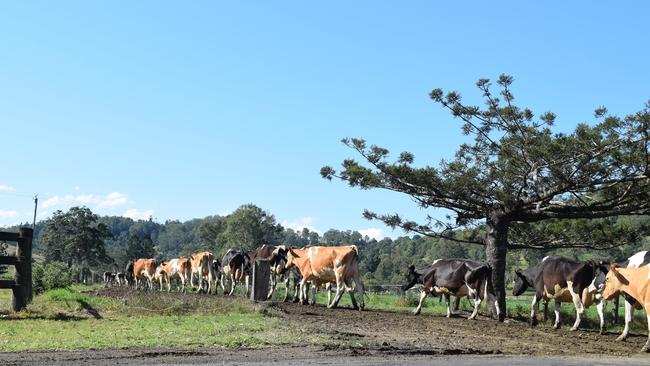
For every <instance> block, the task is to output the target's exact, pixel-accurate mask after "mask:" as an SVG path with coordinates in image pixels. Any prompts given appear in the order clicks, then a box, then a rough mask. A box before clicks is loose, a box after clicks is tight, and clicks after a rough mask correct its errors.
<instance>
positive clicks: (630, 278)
mask: <svg viewBox="0 0 650 366" xmlns="http://www.w3.org/2000/svg"><path fill="white" fill-rule="evenodd" d="M621 293H625V294H627V295H628V296H630V297H632V298H633V299H634V300H635V301H636V302H638V303H639V304H640V305H641V306H642V307H643V308H644V310H645V312H646V318H647V320H648V340H647V341H646V343H645V345H644V346H643V348H641V351H642V352H648V351H650V266H647V265H646V266H642V267H639V268H633V267H628V268H622V267H620V266H619V265H618V264H617V263H613V264H612V265H611V267H610V271H609V273H607V275H606V277H605V283H604V288H603V299H605V300H610V299H612V298H614V297H616V296H618V295H620V294H621Z"/></svg>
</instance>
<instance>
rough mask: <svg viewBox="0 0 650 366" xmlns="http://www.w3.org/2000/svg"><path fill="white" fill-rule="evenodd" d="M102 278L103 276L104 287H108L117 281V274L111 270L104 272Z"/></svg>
mask: <svg viewBox="0 0 650 366" xmlns="http://www.w3.org/2000/svg"><path fill="white" fill-rule="evenodd" d="M103 278H104V287H108V286H110V285H114V284H115V283H117V276H116V275H115V273H113V272H104V275H103Z"/></svg>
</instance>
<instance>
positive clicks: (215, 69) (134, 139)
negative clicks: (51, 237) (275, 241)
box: [0, 1, 650, 236]
mask: <svg viewBox="0 0 650 366" xmlns="http://www.w3.org/2000/svg"><path fill="white" fill-rule="evenodd" d="M522 3H524V4H522ZM648 14H650V9H649V6H648V5H647V2H641V1H639V2H619V3H616V4H614V3H608V4H605V3H596V2H593V1H575V2H574V1H571V2H568V1H553V2H515V1H508V2H472V3H471V4H469V3H465V2H464V4H463V5H460V4H451V2H433V1H413V2H406V3H405V2H399V3H397V2H381V3H380V2H377V1H355V2H349V1H341V2H338V1H327V2H304V1H300V2H269V1H264V2H255V3H254V2H216V1H192V2H163V1H151V2H149V1H128V2H126V1H125V2H117V1H115V2H87V1H79V2H69V1H63V2H34V3H32V2H27V1H21V2H12V3H10V2H3V3H1V4H0V56H1V61H0V133H1V136H2V139H1V140H0V141H2V155H0V156H1V157H0V164H1V166H2V173H0V225H7V224H12V223H16V222H18V221H23V220H29V218H30V217H31V210H32V202H31V198H30V196H31V195H33V194H34V193H38V194H39V196H40V197H41V203H42V204H43V205H42V206H41V210H40V212H41V215H40V217H41V218H43V217H47V216H48V215H50V214H51V213H52V212H53V211H54V210H56V209H66V208H67V207H70V206H71V205H75V204H81V203H83V204H86V205H87V206H88V207H90V208H91V209H93V210H94V211H96V212H98V213H101V214H115V215H128V216H134V217H138V216H142V217H146V216H148V215H149V214H151V215H153V217H154V218H155V219H156V220H159V221H164V220H166V219H170V218H175V219H181V220H185V219H190V218H194V217H203V216H206V215H211V214H223V213H227V212H230V211H232V210H234V209H235V208H237V207H238V206H239V205H241V204H244V203H255V204H257V205H258V206H260V207H262V208H264V209H267V210H269V211H270V212H271V213H273V214H274V215H275V216H276V218H277V219H278V221H279V222H284V223H285V224H286V225H287V226H292V227H298V226H301V225H308V226H309V227H312V228H315V229H318V230H320V231H321V232H322V231H325V230H327V229H329V228H339V229H354V230H368V229H375V230H374V231H365V232H368V233H373V234H380V235H381V234H386V235H391V236H395V235H401V234H402V233H401V232H397V231H396V232H391V231H390V229H387V228H386V227H385V226H383V225H382V224H381V223H379V222H369V221H366V220H364V219H363V218H362V217H361V213H362V210H363V209H364V208H369V209H373V210H376V211H378V212H387V213H392V212H399V213H403V214H405V216H407V217H413V218H421V217H423V215H424V214H425V212H422V211H420V210H419V209H417V208H416V207H415V205H414V204H413V203H412V202H411V201H410V200H409V199H408V198H406V197H404V196H400V195H396V194H391V193H387V192H380V191H359V190H356V189H351V188H348V187H347V186H345V185H344V184H343V183H341V182H332V183H328V182H327V181H325V180H323V179H322V178H320V175H319V169H320V167H321V166H323V165H325V164H330V165H335V166H338V164H339V163H340V162H341V160H342V159H344V158H346V157H354V154H353V152H352V151H350V150H348V149H347V148H346V147H345V146H343V145H342V144H341V143H340V142H339V140H340V139H341V138H342V137H346V136H350V137H364V138H366V139H367V140H368V141H369V142H372V143H376V144H379V145H382V146H385V147H387V148H389V149H390V150H391V151H392V152H393V153H395V154H397V153H399V152H400V151H402V150H409V151H412V152H413V153H415V154H416V163H420V164H425V163H433V164H435V163H437V162H438V161H439V160H440V159H442V158H445V157H450V156H452V155H453V153H454V151H455V148H456V147H457V145H458V144H459V143H460V142H461V141H463V136H462V135H461V134H460V129H459V125H458V123H457V122H456V121H454V120H453V119H451V118H450V117H449V115H448V113H446V112H445V111H443V110H441V109H440V108H439V107H438V106H437V105H435V104H434V103H433V102H431V101H430V100H429V99H428V96H427V93H428V92H429V91H430V90H431V89H432V88H435V87H442V88H444V89H452V90H458V91H460V92H461V93H462V94H463V95H464V96H466V98H467V99H468V100H478V96H479V94H478V92H477V91H476V89H475V87H474V83H475V81H476V80H477V79H478V78H481V77H489V78H492V79H495V78H496V77H498V75H499V74H500V73H508V74H511V75H513V76H514V77H515V80H516V82H515V85H514V91H515V93H516V96H517V101H518V102H519V103H520V104H522V105H525V106H529V107H531V108H532V109H533V110H534V111H536V112H537V113H538V114H539V113H541V112H543V111H548V110H552V111H554V112H556V113H557V114H558V126H557V128H558V130H563V131H568V130H570V129H571V128H572V126H574V125H575V124H576V123H577V122H585V121H586V122H589V121H591V116H592V112H593V110H594V108H595V107H598V106H600V105H605V106H607V107H608V108H609V110H610V111H611V112H614V113H617V114H626V113H630V112H634V111H637V110H639V109H640V108H641V107H642V106H643V103H644V102H645V101H646V100H647V99H649V98H650V90H649V88H650V70H649V68H648V66H649V60H650V51H649V50H650V47H648V38H650V26H649V25H648V19H647V16H648ZM46 202H47V204H45V203H46ZM434 214H437V213H434ZM379 230H381V231H379Z"/></svg>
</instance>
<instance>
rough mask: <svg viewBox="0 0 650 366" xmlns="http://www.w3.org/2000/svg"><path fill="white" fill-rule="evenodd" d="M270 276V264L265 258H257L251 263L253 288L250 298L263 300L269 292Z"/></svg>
mask: <svg viewBox="0 0 650 366" xmlns="http://www.w3.org/2000/svg"><path fill="white" fill-rule="evenodd" d="M270 278H271V265H270V262H269V261H268V260H266V259H257V260H255V262H254V263H253V290H252V291H251V300H253V301H265V300H266V296H267V295H268V294H269V280H270Z"/></svg>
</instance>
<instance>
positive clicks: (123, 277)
mask: <svg viewBox="0 0 650 366" xmlns="http://www.w3.org/2000/svg"><path fill="white" fill-rule="evenodd" d="M115 276H116V277H117V285H118V286H122V284H126V283H127V279H126V274H124V272H117V274H116V275H115Z"/></svg>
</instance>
